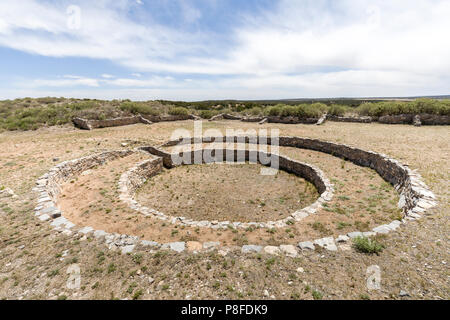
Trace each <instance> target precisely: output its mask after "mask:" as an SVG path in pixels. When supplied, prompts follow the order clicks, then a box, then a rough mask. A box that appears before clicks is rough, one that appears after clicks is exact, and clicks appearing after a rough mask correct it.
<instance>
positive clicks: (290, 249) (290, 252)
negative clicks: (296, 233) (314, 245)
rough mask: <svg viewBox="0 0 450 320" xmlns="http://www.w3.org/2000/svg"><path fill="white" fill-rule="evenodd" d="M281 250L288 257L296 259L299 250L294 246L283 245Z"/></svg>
mask: <svg viewBox="0 0 450 320" xmlns="http://www.w3.org/2000/svg"><path fill="white" fill-rule="evenodd" d="M280 250H281V251H282V252H283V253H284V254H285V255H286V256H288V257H291V258H295V257H297V255H298V252H297V249H295V247H294V246H293V245H281V246H280Z"/></svg>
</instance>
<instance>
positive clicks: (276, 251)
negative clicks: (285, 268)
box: [264, 246, 281, 256]
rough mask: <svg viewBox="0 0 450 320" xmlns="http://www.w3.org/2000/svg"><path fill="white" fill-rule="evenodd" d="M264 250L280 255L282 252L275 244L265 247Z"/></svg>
mask: <svg viewBox="0 0 450 320" xmlns="http://www.w3.org/2000/svg"><path fill="white" fill-rule="evenodd" d="M264 252H265V253H267V254H272V255H275V256H278V255H279V254H280V253H281V250H280V248H278V247H275V246H267V247H264Z"/></svg>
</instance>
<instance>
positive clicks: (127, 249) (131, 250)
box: [120, 244, 135, 254]
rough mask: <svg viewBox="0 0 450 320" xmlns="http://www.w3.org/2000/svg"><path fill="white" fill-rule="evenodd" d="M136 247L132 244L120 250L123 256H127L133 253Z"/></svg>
mask: <svg viewBox="0 0 450 320" xmlns="http://www.w3.org/2000/svg"><path fill="white" fill-rule="evenodd" d="M134 247H135V245H134V244H131V245H127V246H123V247H122V248H121V249H120V250H121V252H122V254H127V253H131V252H133V250H134Z"/></svg>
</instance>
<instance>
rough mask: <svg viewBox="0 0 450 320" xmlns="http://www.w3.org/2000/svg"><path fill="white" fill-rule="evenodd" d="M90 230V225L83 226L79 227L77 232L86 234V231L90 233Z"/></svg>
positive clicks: (91, 229)
mask: <svg viewBox="0 0 450 320" xmlns="http://www.w3.org/2000/svg"><path fill="white" fill-rule="evenodd" d="M92 231H94V228H92V227H84V228H82V229H80V230H79V231H78V232H79V233H82V234H85V235H86V234H88V233H90V232H92Z"/></svg>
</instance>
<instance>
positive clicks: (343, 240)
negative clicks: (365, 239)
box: [336, 235, 350, 242]
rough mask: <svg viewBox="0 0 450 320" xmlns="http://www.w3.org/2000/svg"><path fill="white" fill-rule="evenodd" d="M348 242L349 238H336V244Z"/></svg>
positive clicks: (343, 236) (342, 236)
mask: <svg viewBox="0 0 450 320" xmlns="http://www.w3.org/2000/svg"><path fill="white" fill-rule="evenodd" d="M348 240H350V237H348V236H346V235H340V236H339V237H337V239H336V242H347V241H348Z"/></svg>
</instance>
